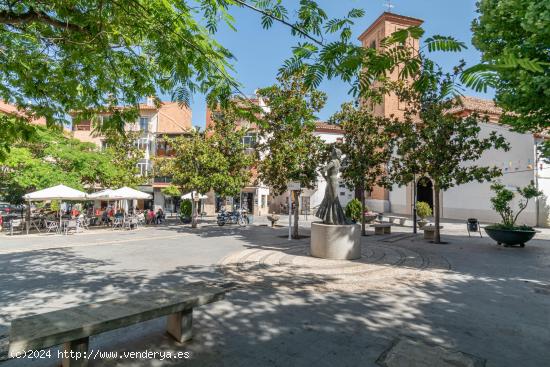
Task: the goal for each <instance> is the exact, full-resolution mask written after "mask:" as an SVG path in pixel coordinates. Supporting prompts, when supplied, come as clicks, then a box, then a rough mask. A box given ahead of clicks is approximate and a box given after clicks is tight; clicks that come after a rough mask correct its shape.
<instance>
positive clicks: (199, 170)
mask: <svg viewBox="0 0 550 367" xmlns="http://www.w3.org/2000/svg"><path fill="white" fill-rule="evenodd" d="M238 112H239V111H237V107H236V106H235V105H234V104H231V105H230V106H229V108H227V109H223V110H218V111H217V113H215V114H213V126H211V127H209V128H208V130H206V131H205V132H196V131H193V132H191V133H190V135H189V136H180V137H176V138H166V141H167V142H168V144H169V145H170V147H171V148H172V149H173V151H174V156H173V157H169V158H157V159H156V161H155V162H156V172H157V173H158V174H160V175H166V176H172V184H173V185H174V186H176V187H177V188H179V190H180V192H182V193H186V192H190V191H197V192H200V193H206V192H209V191H210V190H214V191H215V192H216V193H217V194H219V195H222V196H235V195H237V194H238V193H239V192H240V190H241V189H242V188H243V187H245V186H246V185H247V184H249V180H250V178H251V173H250V167H251V166H252V165H253V162H254V159H253V156H251V155H250V154H249V153H248V152H246V151H245V149H244V147H243V137H244V136H245V134H247V130H246V129H244V128H238V126H237V118H238Z"/></svg>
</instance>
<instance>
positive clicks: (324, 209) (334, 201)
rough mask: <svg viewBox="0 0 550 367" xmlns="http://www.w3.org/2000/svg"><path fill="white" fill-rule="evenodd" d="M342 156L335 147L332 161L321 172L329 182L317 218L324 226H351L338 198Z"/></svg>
mask: <svg viewBox="0 0 550 367" xmlns="http://www.w3.org/2000/svg"><path fill="white" fill-rule="evenodd" d="M341 156H342V152H341V151H340V149H338V148H336V147H333V148H332V152H331V154H330V158H331V159H330V161H329V162H328V163H327V165H326V166H325V167H324V168H323V170H322V171H321V175H322V176H323V177H324V178H325V181H326V182H327V187H326V189H325V197H324V198H323V201H322V202H321V205H320V206H319V209H318V210H317V212H316V213H315V216H316V217H318V218H321V219H322V220H323V223H324V224H349V221H348V219H347V218H346V215H345V214H344V209H342V205H340V199H339V198H338V173H339V172H340V166H341V162H340V157H341Z"/></svg>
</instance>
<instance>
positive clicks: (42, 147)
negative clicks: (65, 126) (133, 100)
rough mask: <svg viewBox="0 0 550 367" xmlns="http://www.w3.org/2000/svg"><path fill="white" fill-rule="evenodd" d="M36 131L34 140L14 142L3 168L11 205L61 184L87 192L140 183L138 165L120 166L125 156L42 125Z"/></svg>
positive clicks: (3, 189)
mask: <svg viewBox="0 0 550 367" xmlns="http://www.w3.org/2000/svg"><path fill="white" fill-rule="evenodd" d="M34 129H35V130H34V134H33V139H32V140H30V141H28V140H18V141H16V142H14V143H13V145H12V146H11V149H10V151H9V152H8V153H6V155H5V157H4V160H3V162H2V165H1V169H0V182H1V184H0V195H3V196H5V197H6V199H8V200H9V201H11V202H14V203H18V202H21V200H22V198H21V197H22V195H24V194H25V193H28V192H30V191H33V190H40V189H44V188H47V187H50V186H54V185H58V184H60V183H62V184H65V185H67V186H70V187H74V188H77V189H81V190H85V189H87V188H89V187H95V186H102V187H118V186H122V185H124V184H129V185H131V186H133V184H135V183H136V181H137V180H140V178H139V177H136V176H135V173H136V172H135V170H136V162H133V163H130V164H131V166H128V165H127V164H128V163H127V161H124V160H123V164H122V165H120V164H119V162H118V160H119V159H121V158H124V156H122V157H121V156H117V155H114V154H112V152H111V151H109V150H107V151H99V150H98V149H97V147H96V146H95V144H92V143H83V142H80V141H78V140H75V139H72V138H69V137H67V136H65V135H64V133H63V132H62V131H58V130H54V129H46V128H44V127H38V126H34ZM133 143H134V142H133V141H132V143H131V144H132V145H133ZM122 154H127V153H122ZM130 162H131V161H130ZM125 164H126V165H125Z"/></svg>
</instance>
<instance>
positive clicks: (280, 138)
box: [257, 67, 326, 195]
mask: <svg viewBox="0 0 550 367" xmlns="http://www.w3.org/2000/svg"><path fill="white" fill-rule="evenodd" d="M317 72H318V71H315V69H314V68H311V67H308V68H302V70H301V74H298V75H293V76H290V77H288V78H285V77H280V78H279V79H278V81H279V85H273V86H270V87H267V88H262V89H260V90H259V91H258V92H257V94H258V96H259V97H261V98H262V99H264V100H266V101H269V111H267V112H264V113H262V115H261V117H260V121H259V127H260V136H261V139H260V143H259V145H258V147H257V151H258V156H259V157H262V159H261V160H259V161H258V173H259V179H260V181H261V182H263V183H265V184H267V185H269V186H270V187H271V188H272V189H273V192H274V194H275V195H277V194H281V193H283V192H284V191H286V189H287V184H288V182H289V181H298V182H300V183H301V185H302V187H304V188H312V187H313V185H314V184H315V182H316V181H317V168H318V166H319V164H320V161H321V159H322V153H323V150H324V144H323V143H322V141H321V140H320V139H319V137H316V136H314V134H313V132H314V130H315V121H316V116H315V113H317V112H318V111H320V110H321V109H322V107H323V106H324V104H325V101H326V96H325V95H324V94H323V93H321V92H318V91H315V90H311V89H309V88H307V87H306V86H305V80H306V79H308V78H317V76H316V73H317ZM311 83H313V84H315V83H316V81H311Z"/></svg>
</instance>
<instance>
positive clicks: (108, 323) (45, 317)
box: [8, 283, 226, 367]
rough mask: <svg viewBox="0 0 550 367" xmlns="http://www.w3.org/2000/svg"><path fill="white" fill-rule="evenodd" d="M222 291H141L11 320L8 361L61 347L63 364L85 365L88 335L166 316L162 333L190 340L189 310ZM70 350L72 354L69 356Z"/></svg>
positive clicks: (198, 286)
mask: <svg viewBox="0 0 550 367" xmlns="http://www.w3.org/2000/svg"><path fill="white" fill-rule="evenodd" d="M225 292H226V289H224V288H221V287H216V286H211V285H206V284H204V283H194V284H189V285H188V286H184V287H180V288H174V289H171V290H170V291H166V292H152V293H143V294H139V295H131V296H128V297H122V298H120V299H115V300H108V301H102V302H97V303H93V304H87V305H82V306H76V307H71V308H66V309H62V310H58V311H53V312H47V313H44V314H39V315H34V316H29V317H24V318H20V319H15V320H13V321H12V322H11V331H10V343H9V352H8V353H9V357H14V356H17V355H18V354H19V353H23V352H24V351H29V350H40V349H45V348H50V347H53V346H56V345H60V344H63V350H64V351H65V352H67V353H65V356H64V358H63V360H62V366H63V367H68V366H87V364H88V360H87V359H85V358H71V354H72V355H73V357H74V356H75V355H76V354H77V352H78V353H80V356H82V355H83V353H84V352H87V351H88V344H89V337H90V336H92V335H96V334H100V333H104V332H106V331H110V330H115V329H120V328H123V327H126V326H130V325H134V324H138V323H141V322H144V321H148V320H152V319H156V318H159V317H163V316H168V318H167V324H166V331H167V332H168V334H170V335H171V336H172V337H173V338H174V339H175V340H176V341H178V342H180V343H183V342H185V341H187V340H189V339H191V337H192V334H191V329H192V323H193V308H195V307H198V306H202V305H205V304H208V303H212V302H216V301H219V300H222V299H224V297H225ZM71 351H73V352H74V353H71Z"/></svg>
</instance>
